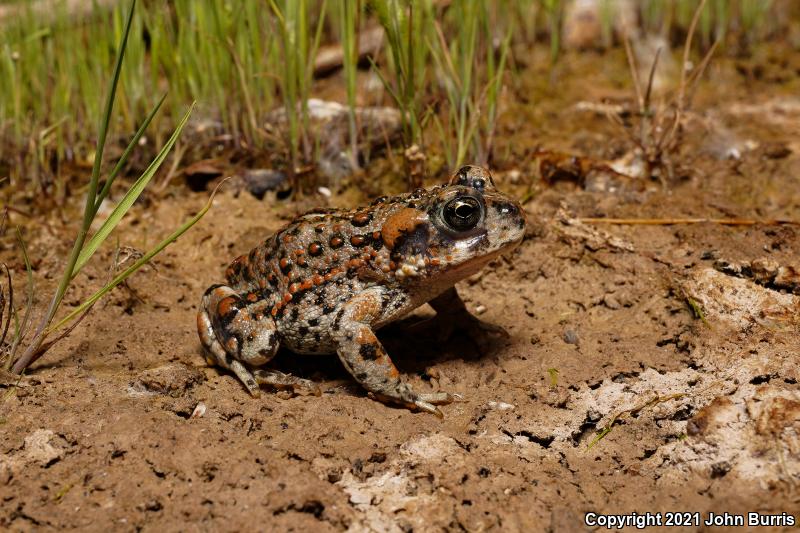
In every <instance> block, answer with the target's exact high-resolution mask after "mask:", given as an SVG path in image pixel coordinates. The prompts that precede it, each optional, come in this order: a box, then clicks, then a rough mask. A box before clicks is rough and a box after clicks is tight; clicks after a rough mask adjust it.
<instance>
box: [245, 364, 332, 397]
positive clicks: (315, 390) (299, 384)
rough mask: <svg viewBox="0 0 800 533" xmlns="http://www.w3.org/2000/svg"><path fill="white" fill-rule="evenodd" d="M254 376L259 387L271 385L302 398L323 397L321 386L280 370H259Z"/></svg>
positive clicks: (255, 371) (254, 372)
mask: <svg viewBox="0 0 800 533" xmlns="http://www.w3.org/2000/svg"><path fill="white" fill-rule="evenodd" d="M253 376H254V377H255V380H256V382H257V383H258V384H259V385H269V386H271V387H274V388H276V389H278V390H288V391H291V392H293V393H294V394H299V395H302V396H321V395H322V392H321V391H320V390H319V386H318V385H317V384H316V383H314V382H313V381H311V380H310V379H303V378H298V377H296V376H292V375H291V374H284V373H283V372H280V371H278V370H267V369H258V370H254V371H253Z"/></svg>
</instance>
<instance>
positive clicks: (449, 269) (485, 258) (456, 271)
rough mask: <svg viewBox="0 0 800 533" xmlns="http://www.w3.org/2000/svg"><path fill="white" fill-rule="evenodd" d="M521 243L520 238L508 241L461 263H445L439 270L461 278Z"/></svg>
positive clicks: (447, 274)
mask: <svg viewBox="0 0 800 533" xmlns="http://www.w3.org/2000/svg"><path fill="white" fill-rule="evenodd" d="M521 243H522V239H520V240H519V241H516V242H513V243H510V244H508V245H506V246H502V247H500V248H498V249H496V250H493V251H491V252H489V253H486V254H482V255H479V256H475V257H473V258H471V259H467V260H466V261H462V262H461V263H455V264H451V265H447V266H445V267H444V268H442V269H441V270H440V272H441V273H442V274H443V275H445V276H447V277H448V278H458V279H463V278H466V277H469V276H471V275H472V274H475V273H476V272H478V271H479V270H480V269H482V268H483V267H485V266H486V265H487V264H489V263H491V262H492V261H493V260H495V259H497V258H498V257H500V256H502V255H504V254H507V253H509V252H511V251H513V250H514V249H516V248H517V246H519V245H520V244H521Z"/></svg>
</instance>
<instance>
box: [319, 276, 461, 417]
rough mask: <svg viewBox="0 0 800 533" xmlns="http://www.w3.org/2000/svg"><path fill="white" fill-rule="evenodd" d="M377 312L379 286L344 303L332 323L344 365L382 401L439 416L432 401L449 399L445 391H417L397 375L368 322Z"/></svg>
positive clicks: (449, 400) (440, 414) (378, 310)
mask: <svg viewBox="0 0 800 533" xmlns="http://www.w3.org/2000/svg"><path fill="white" fill-rule="evenodd" d="M380 312H381V295H380V290H379V289H369V290H367V291H364V292H362V293H361V294H359V295H358V296H355V297H354V298H352V299H351V300H349V301H348V302H347V303H345V304H344V305H343V306H342V308H341V310H340V311H339V312H338V313H337V315H336V319H335V320H334V324H333V337H334V340H335V341H336V343H337V353H338V354H339V358H340V359H341V360H342V363H343V364H344V366H345V368H347V371H348V372H350V374H352V375H353V377H354V378H355V379H356V380H357V381H358V382H359V383H360V384H361V385H362V386H363V387H364V388H365V389H367V390H368V391H370V392H371V393H373V394H374V395H375V396H376V397H377V398H378V399H379V400H381V401H383V402H393V403H399V404H401V405H404V406H405V407H407V408H409V409H420V410H423V411H427V412H429V413H433V414H435V415H436V416H439V417H441V416H442V412H441V411H440V410H439V409H438V408H437V407H436V404H446V403H451V402H452V401H453V396H452V395H450V394H447V393H446V392H436V393H417V392H414V391H413V390H411V387H410V386H409V385H408V384H407V383H405V382H404V381H403V380H402V379H401V378H400V372H398V370H397V368H396V367H395V366H394V363H392V360H391V359H389V355H388V354H387V353H386V350H384V348H383V346H382V345H381V343H380V341H378V338H377V337H376V336H375V333H374V332H373V331H372V327H371V326H370V323H371V322H372V321H373V320H375V319H376V318H377V317H378V316H379V315H380Z"/></svg>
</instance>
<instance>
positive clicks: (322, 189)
mask: <svg viewBox="0 0 800 533" xmlns="http://www.w3.org/2000/svg"><path fill="white" fill-rule="evenodd" d="M317 192H318V193H320V194H321V195H322V196H324V197H325V198H330V197H331V194H332V193H331V190H330V189H329V188H327V187H319V188H318V189H317Z"/></svg>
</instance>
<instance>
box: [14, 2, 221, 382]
mask: <svg viewBox="0 0 800 533" xmlns="http://www.w3.org/2000/svg"><path fill="white" fill-rule="evenodd" d="M135 8H136V0H132V1H131V4H130V10H129V11H128V16H127V18H126V20H125V24H124V29H123V31H122V37H121V41H120V44H119V47H118V50H117V58H116V62H115V67H114V73H113V76H112V81H111V85H110V87H109V89H108V94H107V95H106V99H105V107H104V110H103V112H102V114H101V116H100V131H99V134H98V137H97V147H96V150H95V154H96V155H95V159H94V165H93V168H92V174H91V177H90V179H89V184H88V190H87V193H86V202H85V206H84V209H83V222H82V224H81V227H80V230H79V231H78V235H77V236H76V238H75V242H74V244H73V246H72V251H71V252H70V255H69V257H68V259H67V262H66V267H65V268H64V271H63V272H62V274H61V281H60V282H59V284H58V286H57V288H56V290H55V293H54V294H53V296H52V298H51V299H50V303H49V305H48V307H47V309H46V311H45V313H44V314H43V316H42V318H41V320H40V321H39V322H38V324H37V325H36V327H35V329H33V330H31V327H32V326H30V317H31V313H32V306H33V278H32V274H31V268H30V261H29V260H28V254H27V251H26V248H25V245H24V243H23V242H22V239H21V238H20V239H19V240H20V248H21V251H22V255H23V258H24V260H25V264H26V268H27V271H28V301H27V303H26V307H25V312H24V315H23V318H22V320H21V321H17V320H16V317H17V313H16V311H15V310H14V305H13V292H12V291H11V283H10V279H9V281H8V289H7V290H8V294H9V297H8V301H9V305H8V309H9V315H13V316H14V317H15V322H16V327H15V330H14V335H13V339H12V341H11V342H10V344H8V343H5V344H3V347H4V353H3V358H4V362H3V368H4V369H5V370H10V371H11V372H12V373H15V374H21V373H22V372H24V371H25V369H27V368H28V367H29V366H30V365H31V364H32V363H33V362H34V361H36V360H37V359H38V358H39V357H41V356H42V355H43V354H44V353H45V352H46V351H47V350H48V349H49V348H50V347H51V346H52V345H53V344H54V343H55V342H57V341H58V340H60V339H62V338H64V337H65V336H66V335H68V334H69V333H70V332H71V331H72V329H74V328H75V327H76V326H77V325H78V324H79V323H80V321H81V319H82V318H83V317H84V316H85V315H86V313H87V312H88V311H89V310H90V309H91V308H92V306H93V305H94V304H95V303H96V302H97V301H98V300H99V299H100V298H102V297H103V296H104V295H105V294H107V293H108V292H109V291H111V290H112V289H113V288H114V287H116V286H117V285H119V284H120V283H122V282H124V281H125V280H126V279H127V278H128V277H129V276H130V275H131V274H133V273H134V272H136V271H137V270H138V269H139V268H141V267H142V266H143V265H144V264H146V263H147V262H148V261H150V260H151V259H152V258H153V257H154V256H155V255H157V254H158V253H159V252H161V251H162V250H163V249H164V248H166V247H167V246H168V245H169V244H170V243H172V242H173V241H175V240H176V239H177V238H178V237H180V236H181V235H183V233H185V232H186V231H187V230H188V229H189V228H190V227H192V226H193V225H194V224H195V223H196V222H197V221H198V220H200V218H202V216H203V215H204V214H205V213H206V212H207V211H208V209H209V208H210V206H211V199H209V202H208V203H207V204H206V206H205V207H204V208H203V209H201V210H200V212H198V213H197V214H196V215H195V216H194V217H192V218H191V219H190V220H188V221H187V222H186V223H184V224H183V225H182V226H181V227H180V228H178V229H177V230H176V231H175V232H173V233H172V234H171V235H169V236H168V237H167V238H166V239H164V240H163V241H161V242H160V243H159V244H158V245H156V246H155V247H154V248H153V249H151V250H150V251H149V252H147V253H145V254H144V255H143V256H142V257H141V258H139V259H138V260H137V261H136V262H134V263H133V264H132V265H131V266H130V267H128V268H127V269H125V270H124V271H123V272H121V273H119V274H118V275H116V276H115V277H114V278H113V279H112V280H111V281H110V282H109V283H107V284H106V285H105V286H103V287H102V288H101V289H99V290H98V291H96V292H95V293H94V294H93V295H92V296H90V297H89V298H88V299H86V300H85V301H84V302H82V303H81V304H80V305H78V306H77V307H76V308H75V309H73V310H72V311H70V312H69V313H67V315H66V316H64V317H63V318H61V319H60V320H57V319H56V316H57V314H58V311H59V309H60V308H61V304H62V302H63V299H64V294H65V293H66V291H67V289H68V288H69V286H70V283H71V282H72V280H73V279H74V278H75V276H76V275H77V274H78V273H79V272H80V270H81V269H82V268H83V267H84V266H85V265H86V264H87V262H88V261H89V260H90V259H91V258H92V256H93V255H94V254H95V252H96V251H97V249H98V248H99V247H100V246H101V245H102V244H103V243H104V242H105V241H106V240H107V239H108V236H109V235H110V234H111V232H112V231H113V230H114V228H116V227H117V225H118V224H119V222H120V221H121V220H122V218H123V217H124V216H125V214H126V213H127V212H128V211H129V210H130V208H131V206H132V205H133V204H134V202H135V201H136V199H137V198H138V197H139V195H140V194H141V193H142V191H143V190H144V189H145V187H146V186H147V184H148V183H149V182H150V181H151V180H152V178H153V176H154V175H155V174H156V172H157V171H158V169H159V168H160V167H161V165H162V164H163V162H164V160H165V159H166V158H167V155H168V154H169V152H170V150H171V149H172V147H173V146H174V145H175V143H176V142H177V140H178V137H179V136H180V134H181V132H182V131H183V128H184V127H185V125H186V122H187V121H188V119H189V116H190V114H191V112H192V108H193V107H194V106H192V107H191V108H190V109H189V110H188V111H187V112H186V113H185V114H184V116H183V118H182V119H181V121H180V122H179V123H178V125H177V127H176V128H175V130H174V131H173V133H172V135H171V136H170V138H169V139H168V140H167V142H166V143H165V144H164V146H163V147H162V149H161V151H160V152H159V153H158V155H157V156H156V157H155V158H154V159H153V160H152V162H151V163H150V165H149V166H148V167H147V169H146V170H145V171H144V172H143V173H142V175H141V176H140V177H139V179H138V180H136V182H134V184H133V185H131V186H130V188H129V189H128V190H127V192H126V193H125V194H124V195H123V197H122V199H121V200H120V201H119V203H118V204H117V205H116V206H115V207H114V209H113V210H112V212H111V214H110V215H109V217H108V218H107V219H106V221H105V222H104V223H103V224H102V225H101V226H100V228H99V229H98V230H97V231H96V232H95V233H94V234H93V235H92V236H91V238H89V232H90V229H91V227H92V225H93V222H94V221H95V219H96V217H97V213H98V210H99V209H100V205H101V204H102V203H103V201H104V200H106V199H107V198H108V195H109V192H110V191H111V187H112V185H113V183H114V181H115V179H116V178H117V177H118V176H119V174H120V172H121V170H122V168H123V167H124V165H125V163H126V161H127V159H128V157H129V156H130V154H131V152H132V151H133V148H134V147H135V146H136V145H137V144H138V142H139V139H140V138H141V137H142V135H143V134H144V131H145V130H146V129H147V126H148V125H149V124H150V122H151V121H152V119H153V117H154V116H155V114H156V112H157V111H158V109H159V108H160V107H161V104H162V103H163V101H164V99H163V98H162V99H161V100H160V101H159V102H158V103H157V104H156V106H155V108H154V109H153V110H152V111H151V112H150V114H149V115H148V116H147V118H146V119H145V121H144V122H143V123H142V125H141V126H140V127H139V129H138V131H137V132H136V134H135V135H134V137H133V139H132V140H131V142H130V143H129V144H128V146H127V148H126V149H125V151H124V152H123V154H122V156H121V157H120V159H119V161H118V162H117V164H116V165H115V166H114V168H113V170H112V171H111V172H110V174H109V175H108V176H107V178H106V180H105V183H104V184H103V186H102V187H101V186H100V175H101V168H102V162H103V151H104V148H105V144H106V139H107V137H108V129H109V123H110V121H111V115H112V111H113V108H114V103H115V100H116V97H117V89H118V87H119V86H120V84H119V82H120V75H121V72H122V65H123V59H124V57H125V51H126V48H127V45H128V38H129V35H130V33H131V26H132V22H133V20H134V12H135ZM212 198H213V194H212ZM6 272H8V270H7V269H6ZM6 320H10V317H9V318H7V319H6ZM7 326H8V324H6V327H5V328H4V331H7V329H6V328H7ZM29 334H31V335H30V338H28V335H29ZM23 344H25V347H24V348H23V347H22V346H23Z"/></svg>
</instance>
